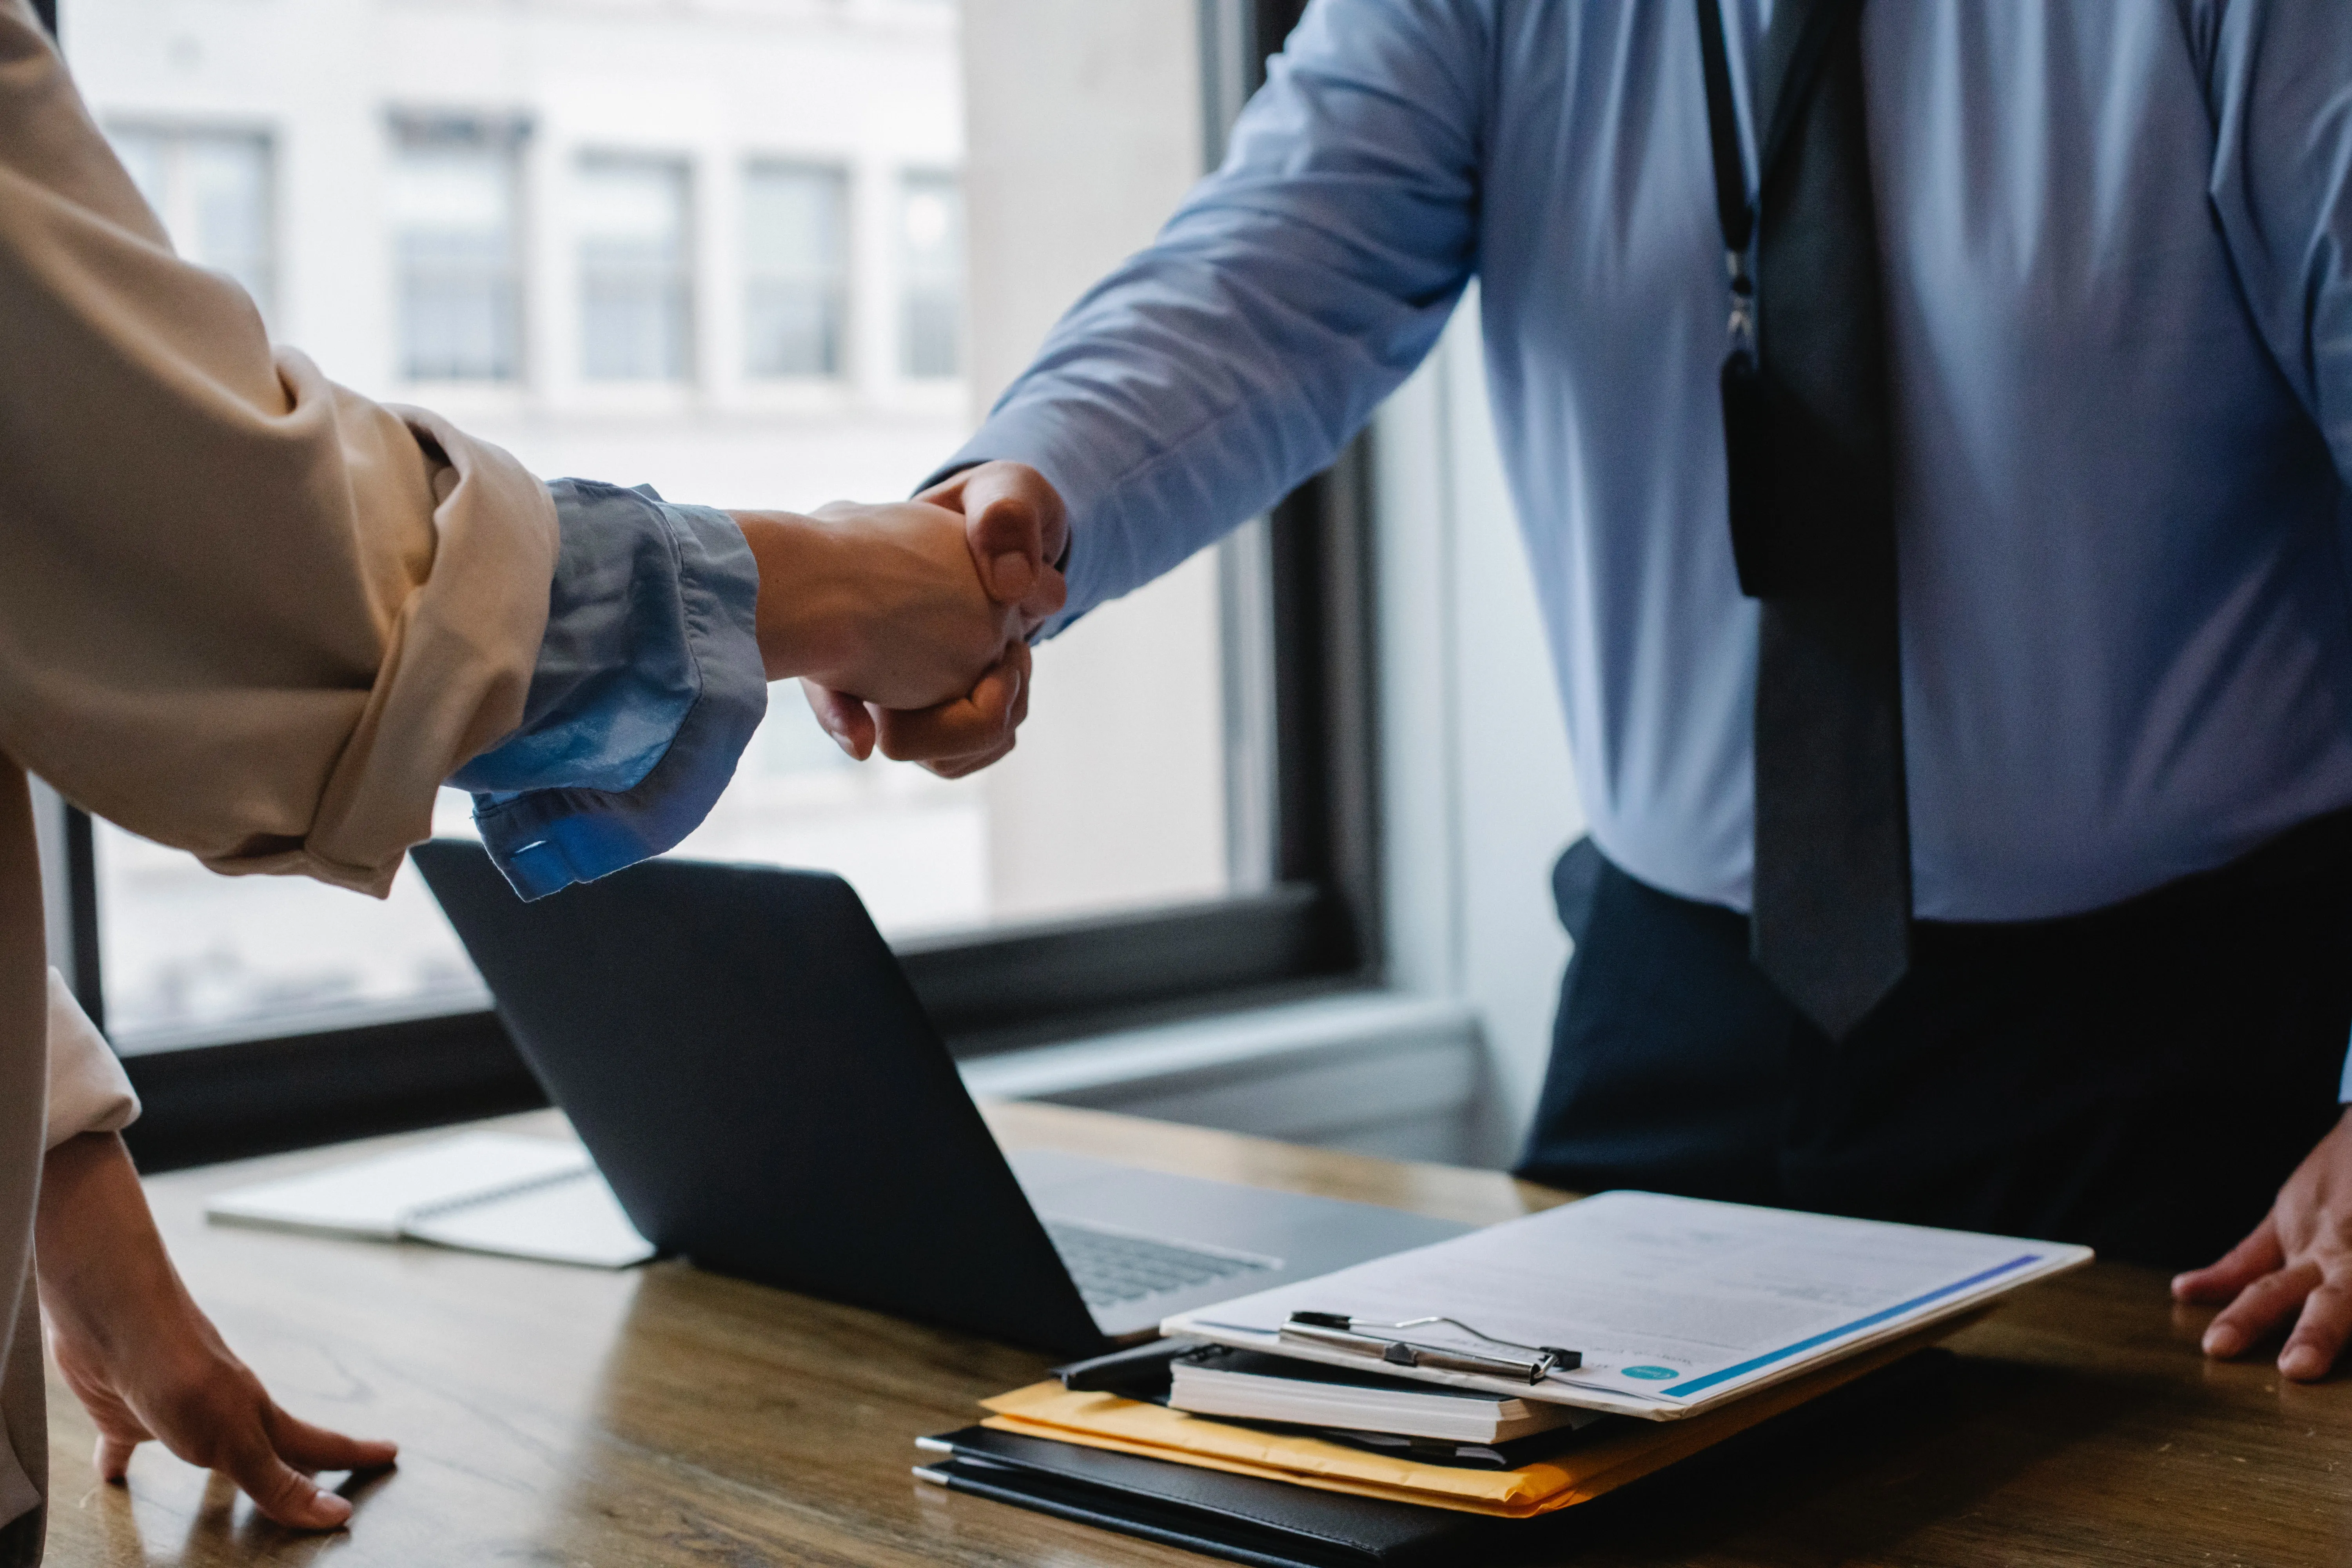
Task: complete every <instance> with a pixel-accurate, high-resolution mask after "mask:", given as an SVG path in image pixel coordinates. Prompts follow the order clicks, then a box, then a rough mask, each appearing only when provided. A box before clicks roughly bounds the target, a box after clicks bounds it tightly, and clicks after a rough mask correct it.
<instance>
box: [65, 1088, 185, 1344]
mask: <svg viewBox="0 0 2352 1568" xmlns="http://www.w3.org/2000/svg"><path fill="white" fill-rule="evenodd" d="M34 1224H35V1229H34V1247H35V1252H36V1257H37V1259H38V1263H39V1279H40V1287H41V1301H42V1305H43V1306H44V1307H46V1308H47V1310H48V1311H49V1313H50V1315H51V1317H52V1318H54V1319H56V1320H58V1321H59V1322H60V1324H61V1325H62V1326H66V1327H70V1328H73V1329H76V1330H79V1331H81V1332H82V1333H84V1334H86V1335H89V1336H90V1337H92V1338H94V1339H96V1340H98V1341H100V1342H112V1341H113V1340H114V1339H115V1338H116V1337H117V1336H116V1334H115V1333H114V1331H113V1327H114V1321H115V1319H116V1317H117V1316H118V1315H121V1314H130V1315H131V1316H132V1318H133V1319H134V1321H135V1320H137V1319H138V1318H139V1317H140V1316H141V1315H142V1313H143V1312H152V1310H154V1308H155V1307H156V1306H157V1305H159V1304H177V1303H181V1302H184V1301H186V1300H187V1292H186V1289H185V1288H184V1286H183V1285H182V1284H181V1282H180V1276H179V1271H178V1270H177V1269H175V1268H173V1267H172V1258H171V1254H170V1253H169V1252H168V1251H166V1250H165V1248H164V1247H163V1237H162V1235H161V1234H160V1233H158V1232H157V1230H156V1229H155V1221H154V1216H153V1215H152V1214H151V1213H150V1212H149V1210H148V1207H147V1194H146V1192H145V1190H144V1189H143V1188H142V1187H141V1186H140V1184H139V1173H138V1169H137V1167H135V1166H134V1165H133V1164H132V1163H131V1154H130V1151H128V1150H127V1149H125V1148H124V1147H123V1144H122V1140H121V1136H120V1135H118V1134H116V1133H112V1132H85V1133H82V1134H81V1135H80V1136H79V1137H75V1138H68V1139H67V1140H66V1141H65V1142H62V1143H60V1144H58V1146H57V1147H56V1148H54V1149H52V1150H50V1151H49V1152H48V1155H47V1158H46V1159H45V1160H44V1161H43V1162H42V1166H41V1196H40V1205H39V1207H38V1209H37V1212H36V1216H35V1222H34Z"/></svg>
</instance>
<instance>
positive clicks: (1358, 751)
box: [37, 0, 1383, 1170]
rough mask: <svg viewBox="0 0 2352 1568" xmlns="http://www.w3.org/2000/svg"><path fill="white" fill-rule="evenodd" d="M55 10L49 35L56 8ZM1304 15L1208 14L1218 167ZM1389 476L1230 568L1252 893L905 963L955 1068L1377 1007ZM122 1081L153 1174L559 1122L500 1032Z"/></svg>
mask: <svg viewBox="0 0 2352 1568" xmlns="http://www.w3.org/2000/svg"><path fill="white" fill-rule="evenodd" d="M37 5H38V7H39V9H40V10H41V12H42V15H43V19H44V21H46V22H47V23H48V24H49V25H50V26H51V27H52V29H54V27H55V16H54V11H55V0H37ZM1303 8H1304V0H1201V6H1200V16H1201V38H1202V63H1203V70H1202V82H1203V108H1204V113H1203V124H1204V127H1205V131H1206V146H1205V148H1204V152H1205V153H1206V156H1207V159H1208V161H1209V162H1210V163H1214V162H1216V161H1217V160H1218V159H1219V158H1220V157H1221V156H1222V153H1223V141H1224V132H1225V127H1226V126H1227V125H1228V124H1229V123H1230V122H1231V120H1232V118H1233V115H1234V113H1235V112H1236V111H1237V110H1239V108H1240V105H1241V103H1242V101H1243V100H1244V99H1245V98H1246V97H1247V95H1248V94H1249V93H1250V92H1252V91H1255V89H1256V88H1257V86H1258V85H1260V83H1261V82H1262V80H1263V78H1264V62H1265V58H1266V57H1267V56H1268V55H1269V54H1271V53H1273V52H1275V51H1276V50H1278V49H1279V48H1280V47H1281V45H1282V42H1283V40H1284V38H1286V37H1287V36H1288V34H1289V31H1290V29H1291V27H1292V26H1295V24H1296V22H1297V17H1298V14H1299V13H1300V11H1301V10H1303ZM691 199H692V198H691V194H690V193H689V195H688V200H689V201H690V200H691ZM1370 470H1371V465H1370V453H1369V447H1368V445H1367V439H1366V438H1365V437H1359V438H1358V440H1357V441H1356V442H1355V443H1354V444H1353V445H1351V446H1350V447H1349V448H1348V450H1347V451H1346V452H1345V453H1344V454H1343V455H1342V457H1341V458H1340V459H1339V462H1338V463H1336V464H1335V465H1334V466H1333V467H1332V468H1330V469H1329V470H1328V471H1327V472H1325V473H1324V474H1322V475H1319V476H1318V477H1317V478H1315V479H1310V480H1308V481H1307V483H1306V484H1305V485H1303V486H1301V487H1300V488H1299V489H1297V491H1295V492H1294V493H1293V494H1291V495H1290V496H1289V497H1287V498H1286V499H1285V500H1283V501H1282V502H1280V503H1279V504H1278V505H1276V507H1274V508H1273V509H1272V510H1270V511H1269V512H1268V513H1267V514H1266V516H1265V517H1264V518H1262V519H1260V520H1257V521H1255V522H1253V523H1251V524H1249V525H1247V526H1246V527H1244V529H1243V530H1242V531H1240V532H1239V533H1237V534H1236V535H1235V536H1234V538H1233V539H1232V540H1230V541H1228V542H1227V543H1226V544H1225V545H1223V547H1222V553H1221V561H1220V582H1221V600H1222V604H1223V615H1222V620H1223V655H1224V661H1223V662H1224V665H1225V668H1226V671H1227V676H1226V708H1227V715H1226V727H1227V733H1228V741H1229V744H1228V774H1229V779H1228V794H1229V800H1230V801H1231V802H1232V803H1233V805H1234V807H1235V809H1234V811H1233V812H1231V813H1229V815H1230V816H1233V818H1234V824H1233V827H1232V830H1231V832H1232V853H1233V859H1234V868H1235V871H1236V876H1235V884H1236V889H1237V890H1236V891H1235V892H1234V893H1233V894H1231V895H1228V896H1226V897H1223V898H1221V899H1216V900H1206V901H1202V902H1199V903H1192V904H1185V905H1180V906H1174V907H1167V908H1160V909H1147V910H1127V911H1120V912H1117V913H1113V914H1106V915H1098V916H1088V917H1082V918H1076V919H1067V920H1058V921H1043V922H1031V923H1024V924H1014V925H1006V926H1000V927H996V928H992V929H990V930H987V931H981V932H977V933H971V934H965V935H960V936H950V937H934V938H928V939H920V940H910V941H904V942H899V943H898V944H897V951H898V955H899V958H900V961H901V962H902V963H903V964H904V965H905V968H906V971H907V974H908V980H909V981H910V982H911V983H912V984H913V986H914V989H915V992H916V994H917V995H918V997H919V998H920V1000H921V1001H922V1004H923V1005H924V1007H925V1009H926V1011H927V1012H928V1013H929V1015H930V1017H931V1020H932V1022H933V1024H934V1025H935V1026H937V1027H938V1029H939V1031H940V1034H941V1036H942V1037H944V1038H945V1039H946V1041H947V1043H948V1046H949V1047H950V1051H951V1052H952V1053H953V1054H954V1055H956V1056H957V1057H959V1058H978V1057H984V1056H988V1055H991V1054H994V1053H997V1052H1002V1051H1006V1050H1013V1049H1018V1048H1021V1047H1027V1046H1033V1045H1039V1044H1045V1043H1048V1042H1051V1041H1055V1040H1066V1039H1071V1038H1076V1037H1082V1036H1087V1035H1091V1034H1097V1033H1100V1032H1104V1031H1108V1030H1110V1029H1115V1028H1127V1027H1135V1026H1141V1025H1147V1024H1151V1023H1158V1022H1163V1021H1171V1020H1174V1019H1177V1018H1184V1017H1198V1016H1204V1015H1210V1014H1214V1013H1219V1012H1226V1011H1234V1010H1238V1009H1242V1008H1245V1007H1251V1006H1261V1005H1268V1004H1271V1003H1275V1002H1279V1001H1285V1000H1290V999H1295V998H1298V997H1302V996H1307V995H1312V994H1327V993H1330V992H1335V991H1342V990H1352V989H1361V988H1368V987H1370V986H1374V985H1377V984H1379V983H1380V981H1381V953H1382V951H1383V943H1382V940H1381V909H1380V875H1379V871H1380V855H1381V847H1380V842H1379V822H1380V811H1379V800H1378V797H1377V789H1378V778H1377V773H1376V765H1375V756H1376V751H1375V747H1376V742H1377V736H1376V734H1375V729H1374V725H1375V717H1374V715H1375V705H1374V704H1375V696H1376V693H1375V690H1374V678H1373V668H1374V659H1373V657H1372V655H1373V626H1374V620H1373V604H1372V581H1371V554H1370V549H1371V537H1370V522H1371V509H1370V499H1371V498H1370ZM1243 775H1247V776H1246V777H1244V776H1243ZM63 809H64V812H65V816H66V822H65V831H64V835H63V844H64V850H65V853H64V854H63V856H62V860H63V870H64V874H65V882H66V888H65V894H64V900H65V904H66V907H67V910H68V931H67V932H66V933H64V934H65V935H66V937H67V938H68V940H66V941H64V942H59V943H58V944H57V946H58V956H59V957H60V958H61V959H69V961H70V963H71V966H72V973H70V974H69V975H68V982H69V984H71V986H72V988H73V990H74V992H75V994H77V996H78V997H79V1000H80V1001H81V1004H82V1005H83V1007H84V1008H85V1009H86V1010H87V1011H88V1012H89V1015H90V1016H91V1017H92V1019H94V1020H96V1021H97V1022H98V1023H99V1024H100V1026H101V1027H103V1026H104V1022H105V995H104V974H103V961H102V953H101V951H100V918H99V909H98V901H97V875H96V873H97V865H96V856H95V844H94V836H93V833H92V825H91V823H90V820H89V817H87V816H84V815H83V814H82V813H80V812H79V811H78V810H75V809H73V808H72V807H70V806H66V807H64V808H63ZM124 1066H125V1068H126V1069H127V1071H128V1072H129V1074H130V1077H131V1083H132V1085H133V1086H134V1087H135V1088H136V1089H138V1091H139V1093H140V1096H141V1098H142V1100H143V1101H144V1103H145V1107H146V1109H145V1113H144V1115H143V1116H142V1118H141V1120H140V1121H138V1122H137V1123H136V1124H135V1125H134V1126H133V1127H132V1128H131V1131H130V1133H129V1134H128V1136H129V1139H130V1142H131V1146H132V1149H133V1152H135V1153H136V1154H137V1156H138V1157H139V1160H140V1163H142V1166H144V1167H145V1168H147V1169H150V1170H168V1169H173V1168H176V1167H180V1166H184V1165H190V1164H198V1163H208V1162H211V1161H216V1160H223V1159H230V1158H236V1157H239V1156H243V1155H247V1154H254V1153H260V1152H270V1151H276V1150H282V1149H289V1148H299V1147H307V1146H310V1145H313V1144H319V1143H327V1142H340V1141H342V1140H345V1139H350V1138H354V1137H360V1136H363V1135H367V1134H371V1133H376V1132H385V1131H400V1130H406V1129H411V1128H417V1127H426V1126H434V1125H439V1124H445V1123H447V1122H452V1121H462V1120H467V1119H470V1118H474V1117H479V1116H486V1115H492V1114H497V1113H499V1112H503V1111H509V1110H526V1109H530V1108H531V1107H534V1106H538V1105H541V1104H544V1103H545V1102H546V1101H545V1097H544V1094H543V1091H542V1090H541V1089H540V1087H539V1085H538V1083H537V1081H536V1080H535V1079H533V1078H532V1077H531V1075H530V1070H529V1069H528V1068H526V1067H525V1066H524V1064H523V1062H522V1059H521V1058H520V1056H519V1055H518V1054H517V1052H516V1051H515V1049H514V1047H513V1045H512V1043H511V1042H510V1041H509V1038H508V1037H507V1034H506V1031H505V1029H504V1028H503V1026H501V1025H500V1023H499V1019H498V1016H497V1015H496V1014H495V1013H494V1012H492V1011H489V1010H487V1009H484V1010H477V1011H470V1012H459V1013H451V1014H442V1015H436V1016H422V1017H409V1018H402V1019H396V1020H393V1021H388V1022H387V1021H370V1020H366V1019H364V1018H362V1019H355V1020H354V1022H353V1023H352V1025H351V1026H348V1027H340V1028H333V1029H327V1030H321V1031H317V1032H312V1033H299V1034H283V1035H270V1034H267V1033H264V1034H258V1035H254V1036H249V1037H243V1038H236V1039H228V1040H224V1041H221V1042H218V1043H208V1044H202V1045H189V1046H184V1047H174V1048H168V1049H160V1050H154V1051H143V1052H134V1053H132V1054H131V1055H129V1056H127V1057H125V1058H124Z"/></svg>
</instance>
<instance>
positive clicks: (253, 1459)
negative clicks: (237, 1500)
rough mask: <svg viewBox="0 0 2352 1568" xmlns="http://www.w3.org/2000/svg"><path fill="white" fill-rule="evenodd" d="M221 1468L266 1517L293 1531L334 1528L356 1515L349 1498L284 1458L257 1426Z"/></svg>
mask: <svg viewBox="0 0 2352 1568" xmlns="http://www.w3.org/2000/svg"><path fill="white" fill-rule="evenodd" d="M219 1468H220V1469H221V1470H222V1471H223V1472H224V1473H226V1475H227V1477H228V1479H231V1480H233V1481H235V1482H236V1484H237V1488H238V1489H240V1490H241V1491H243V1492H244V1493H245V1495H246V1496H247V1497H249V1498H251V1499H252V1500H253V1506H254V1508H255V1509H256V1510H258V1511H259V1512H260V1514H261V1516H262V1517H263V1518H265V1519H268V1520H269V1521H273V1522H275V1523H278V1524H282V1525H284V1526H286V1527H287V1528H288V1529H289V1530H333V1529H335V1528H336V1527H337V1526H339V1525H341V1524H342V1523H343V1522H345V1521H348V1520H349V1519H350V1518H351V1517H352V1505H351V1502H350V1500H348V1499H344V1498H339V1497H337V1496H336V1495H335V1494H334V1493H332V1492H330V1491H322V1490H320V1488H319V1483H318V1482H316V1481H314V1480H312V1479H310V1477H308V1476H306V1475H304V1474H303V1473H302V1472H301V1471H299V1470H298V1469H296V1468H294V1467H293V1466H291V1465H289V1464H288V1463H287V1462H286V1461H285V1460H284V1459H282V1458H279V1457H278V1450H277V1449H276V1448H275V1447H271V1445H270V1443H269V1441H268V1439H267V1438H266V1437H264V1436H262V1433H261V1431H260V1430H259V1428H258V1427H256V1428H255V1429H254V1430H253V1431H252V1432H251V1433H250V1435H249V1436H248V1437H247V1439H246V1440H242V1441H240V1442H238V1444H237V1445H236V1447H235V1448H234V1449H232V1450H231V1451H230V1452H229V1454H228V1456H227V1457H226V1460H225V1461H224V1462H223V1463H222V1464H221V1465H220V1467H219Z"/></svg>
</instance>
